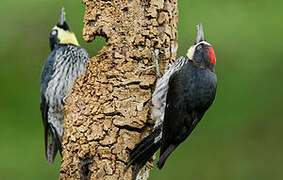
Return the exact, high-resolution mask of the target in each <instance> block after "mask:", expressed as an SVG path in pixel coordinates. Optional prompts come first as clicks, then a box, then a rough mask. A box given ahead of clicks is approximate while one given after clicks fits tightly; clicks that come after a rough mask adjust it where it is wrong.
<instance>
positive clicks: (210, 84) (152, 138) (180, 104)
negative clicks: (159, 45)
mask: <svg viewBox="0 0 283 180" xmlns="http://www.w3.org/2000/svg"><path fill="white" fill-rule="evenodd" d="M197 30H198V31H197V37H196V41H195V43H194V45H193V46H191V47H190V48H189V50H188V52H187V55H186V56H182V57H180V58H178V59H177V60H176V61H175V62H174V64H172V65H170V66H169V68H168V70H167V71H166V72H165V74H164V75H163V76H162V77H161V78H159V79H158V80H157V83H156V88H155V90H154V93H153V95H152V104H153V109H152V118H153V119H154V120H155V125H154V129H153V132H152V133H151V134H150V135H148V136H147V137H146V138H144V139H143V140H142V141H141V142H140V143H139V144H137V145H136V147H135V148H134V149H133V150H132V152H131V153H130V159H129V161H128V163H127V166H126V168H125V171H126V170H127V169H128V168H129V167H130V166H131V165H133V166H134V168H133V171H135V172H134V178H133V179H135V177H136V176H137V174H138V173H139V171H140V170H141V169H142V168H143V166H144V165H145V164H146V162H147V161H148V160H150V159H151V157H152V156H153V155H154V153H155V152H156V151H157V150H158V149H159V148H160V156H159V160H158V162H157V167H158V168H159V169H161V168H162V167H163V166H164V163H165V162H166V159H167V158H168V156H169V155H170V154H171V153H172V152H173V151H174V150H175V149H176V148H177V147H178V146H179V144H180V143H182V142H183V141H184V140H185V139H186V138H187V137H188V136H189V135H190V134H191V133H192V131H193V130H194V129H195V127H196V125H197V124H198V122H199V121H200V120H201V119H202V117H203V115H204V114H205V112H206V111H207V109H208V108H209V107H210V106H211V104H212V103H213V101H214V99H215V94H216V86H217V77H216V74H215V68H214V66H215V64H216V58H215V53H214V50H213V48H212V46H211V44H209V43H208V42H206V41H205V38H204V32H203V27H202V24H200V25H198V26H197Z"/></svg>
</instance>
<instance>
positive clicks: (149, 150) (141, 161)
mask: <svg viewBox="0 0 283 180" xmlns="http://www.w3.org/2000/svg"><path fill="white" fill-rule="evenodd" d="M160 133H161V129H160V128H158V129H155V130H154V131H153V132H152V133H151V134H150V135H148V136H147V137H146V138H144V139H143V140H142V141H141V142H140V143H139V144H138V145H137V146H136V147H135V148H134V149H133V151H132V152H131V153H130V160H129V162H128V163H127V165H126V167H125V169H124V172H126V171H127V170H128V169H129V167H130V166H131V165H133V166H134V168H133V179H136V176H137V175H138V173H139V171H140V170H141V169H142V168H143V166H144V165H145V164H146V162H147V161H148V160H150V158H151V157H152V156H153V155H154V153H155V152H156V151H157V150H158V149H159V147H160V145H161V144H160V143H161V141H160V140H159V141H157V142H154V141H155V138H156V137H158V136H159V135H160Z"/></svg>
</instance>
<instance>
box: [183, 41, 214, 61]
mask: <svg viewBox="0 0 283 180" xmlns="http://www.w3.org/2000/svg"><path fill="white" fill-rule="evenodd" d="M200 44H205V45H208V46H211V44H209V43H208V42H206V41H201V42H199V43H197V44H195V45H193V46H191V47H190V49H189V50H188V52H187V57H188V58H189V59H191V60H192V59H193V56H194V53H195V51H196V47H197V46H199V45H200Z"/></svg>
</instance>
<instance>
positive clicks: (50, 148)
mask: <svg viewBox="0 0 283 180" xmlns="http://www.w3.org/2000/svg"><path fill="white" fill-rule="evenodd" d="M46 145H47V146H46V152H45V153H46V159H47V161H48V163H50V164H52V163H53V162H54V159H55V157H56V154H57V151H58V147H57V144H56V142H55V140H54V137H53V135H52V132H50V129H49V132H48V136H47V144H46Z"/></svg>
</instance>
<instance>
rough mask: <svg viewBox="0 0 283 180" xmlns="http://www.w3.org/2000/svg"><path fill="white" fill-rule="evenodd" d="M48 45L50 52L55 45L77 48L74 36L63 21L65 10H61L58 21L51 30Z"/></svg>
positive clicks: (64, 20)
mask: <svg viewBox="0 0 283 180" xmlns="http://www.w3.org/2000/svg"><path fill="white" fill-rule="evenodd" d="M49 43H50V49H51V51H52V50H53V49H54V48H55V46H56V45H57V44H72V45H75V46H79V43H78V40H77V38H76V36H75V34H74V33H73V32H72V31H71V29H70V27H69V26H68V24H67V22H66V19H65V10H64V8H62V10H61V16H60V21H59V22H58V24H57V25H56V26H54V28H52V30H51V32H50V35H49Z"/></svg>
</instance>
